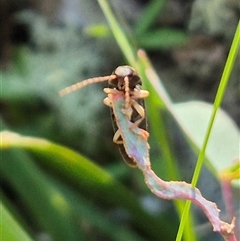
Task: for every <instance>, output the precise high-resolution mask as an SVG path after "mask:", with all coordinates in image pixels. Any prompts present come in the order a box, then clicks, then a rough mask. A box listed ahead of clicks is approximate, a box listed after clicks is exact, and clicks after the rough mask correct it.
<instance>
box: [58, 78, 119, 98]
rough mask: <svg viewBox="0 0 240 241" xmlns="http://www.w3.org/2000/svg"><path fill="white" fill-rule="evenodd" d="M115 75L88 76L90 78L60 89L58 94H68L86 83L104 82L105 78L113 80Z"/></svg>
mask: <svg viewBox="0 0 240 241" xmlns="http://www.w3.org/2000/svg"><path fill="white" fill-rule="evenodd" d="M116 78H117V76H116V75H108V76H100V77H94V78H90V79H85V80H83V81H81V82H78V83H76V84H73V85H70V86H68V87H66V88H64V89H62V90H60V91H59V95H60V96H64V95H67V94H70V93H72V92H74V91H76V90H79V89H82V88H84V87H85V86H87V85H90V84H94V83H99V82H104V81H107V80H113V79H116Z"/></svg>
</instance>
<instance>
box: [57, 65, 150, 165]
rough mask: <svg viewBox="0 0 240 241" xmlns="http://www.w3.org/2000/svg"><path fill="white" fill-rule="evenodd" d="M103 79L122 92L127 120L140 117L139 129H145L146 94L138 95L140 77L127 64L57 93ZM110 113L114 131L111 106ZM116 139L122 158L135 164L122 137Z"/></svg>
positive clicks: (139, 91) (134, 120)
mask: <svg viewBox="0 0 240 241" xmlns="http://www.w3.org/2000/svg"><path fill="white" fill-rule="evenodd" d="M105 81H108V85H109V89H116V90H118V91H121V92H123V93H124V95H125V107H124V106H123V108H125V110H128V111H126V112H127V113H128V115H126V118H129V120H130V121H131V122H132V123H135V122H136V121H138V120H140V119H141V121H140V123H139V124H138V126H139V127H140V128H141V129H144V130H146V129H147V122H146V118H145V113H144V109H145V105H144V100H143V98H145V97H146V95H144V96H143V97H142V96H141V95H140V93H141V85H142V81H141V78H140V77H139V76H138V74H137V73H136V71H135V70H134V69H133V68H132V67H130V66H128V65H124V66H119V67H117V68H116V69H115V71H114V72H113V73H112V74H111V75H109V76H102V77H94V78H90V79H86V80H83V81H81V82H78V83H76V84H73V85H71V86H68V87H66V88H64V89H62V90H61V91H60V92H59V94H60V95H61V96H64V95H67V94H69V93H71V92H73V91H76V90H79V89H81V88H84V87H85V86H87V85H89V84H94V83H99V82H105ZM136 94H139V95H136ZM133 99H134V103H135V104H136V103H137V105H138V106H141V114H140V113H139V110H136V108H134V107H133V106H132V103H133ZM105 104H106V103H105ZM107 105H108V104H107ZM110 107H111V105H110ZM138 109H139V108H138ZM129 110H130V111H129ZM142 112H143V113H142ZM111 115H112V123H113V129H114V131H115V133H116V132H117V131H118V127H117V124H116V120H115V116H114V114H113V111H112V108H111ZM117 141H118V142H117V144H118V146H119V150H120V153H121V154H122V157H123V159H124V160H125V161H126V162H127V163H128V164H129V165H130V166H136V162H135V160H133V159H132V158H130V157H129V156H128V155H127V153H126V151H125V148H124V145H123V144H122V143H123V141H124V140H123V139H122V137H121V136H119V138H118V140H117Z"/></svg>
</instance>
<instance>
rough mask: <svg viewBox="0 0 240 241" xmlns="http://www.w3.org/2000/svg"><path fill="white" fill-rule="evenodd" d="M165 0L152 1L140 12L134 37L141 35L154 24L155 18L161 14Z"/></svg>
mask: <svg viewBox="0 0 240 241" xmlns="http://www.w3.org/2000/svg"><path fill="white" fill-rule="evenodd" d="M166 3H167V1H166V0H152V1H151V2H150V3H149V4H148V5H147V7H146V8H145V9H144V11H143V12H142V14H141V16H140V18H139V20H138V21H137V23H136V25H135V33H136V35H141V34H142V33H144V32H145V31H146V30H147V29H149V27H150V26H151V25H152V24H153V23H154V21H155V20H156V18H157V17H159V15H160V14H161V12H162V10H163V8H164V6H165V5H166Z"/></svg>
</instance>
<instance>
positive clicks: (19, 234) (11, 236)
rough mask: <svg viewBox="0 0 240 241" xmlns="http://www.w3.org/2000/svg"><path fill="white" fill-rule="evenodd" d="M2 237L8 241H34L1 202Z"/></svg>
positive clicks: (0, 228) (0, 227) (0, 224)
mask: <svg viewBox="0 0 240 241" xmlns="http://www.w3.org/2000/svg"><path fill="white" fill-rule="evenodd" d="M0 216H1V221H0V230H1V231H0V237H1V240H6V241H23V240H24V241H33V239H31V238H30V236H29V235H28V234H27V233H26V232H25V231H24V230H23V229H22V227H21V226H20V224H19V223H18V222H17V221H16V220H15V219H14V217H13V216H12V215H11V214H10V213H9V211H8V210H7V209H6V207H5V206H4V205H3V203H2V201H1V200H0Z"/></svg>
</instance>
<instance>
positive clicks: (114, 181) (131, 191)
mask: <svg viewBox="0 0 240 241" xmlns="http://www.w3.org/2000/svg"><path fill="white" fill-rule="evenodd" d="M110 4H111V6H112V9H113V12H114V14H115V15H116V17H117V19H118V21H119V23H120V24H121V26H122V28H123V29H124V31H125V34H126V35H127V36H128V37H129V39H130V40H131V43H132V44H133V46H134V47H135V48H136V49H138V48H143V49H145V50H146V51H147V53H148V55H149V57H150V59H151V61H152V63H153V66H154V67H155V69H156V71H157V73H158V74H159V76H160V77H161V79H162V81H163V83H164V85H165V87H166V89H167V92H168V93H169V95H170V96H171V98H172V100H173V101H174V102H186V101H189V100H203V101H208V102H210V103H212V102H213V100H214V97H215V94H216V91H217V87H218V84H219V79H220V77H221V74H222V70H223V67H224V64H225V61H226V57H227V53H228V50H229V47H230V44H231V41H232V38H233V35H234V31H235V28H236V26H237V21H238V16H237V11H238V10H239V4H238V1H234V0H233V1H227V0H221V1H217V0H210V1H201V0H196V1H191V0H185V1H173V0H172V1H163V0H159V1H154V0H153V1H147V0H145V1H144V0H141V1H137V0H131V1H127V0H124V1H121V0H113V1H110ZM0 9H1V10H0V11H1V99H0V105H1V129H2V130H8V131H11V132H15V133H18V134H21V135H22V136H23V137H24V136H31V137H32V138H33V139H30V140H28V139H26V140H25V139H24V138H23V139H21V138H19V139H18V137H16V136H14V135H13V136H12V135H9V136H8V137H7V138H13V139H14V140H15V139H16V142H18V144H16V146H15V147H14V145H13V148H9V149H8V148H6V149H4V150H2V152H1V159H2V160H1V205H3V206H2V207H3V210H4V211H3V212H2V214H1V215H2V216H3V217H6V224H7V225H6V226H7V227H8V229H9V236H7V235H8V234H6V236H4V237H6V238H7V240H6V241H12V240H27V237H26V236H23V237H24V238H22V236H21V235H25V234H20V233H21V232H22V230H21V231H19V232H16V237H14V235H12V236H11V234H12V230H13V229H14V230H16V226H15V225H18V224H20V226H21V227H22V228H23V229H24V230H25V231H26V232H27V233H28V234H29V236H31V238H32V240H39V241H51V240H54V241H55V240H57V241H58V240H63V241H65V240H68V241H72V240H100V241H101V240H167V241H171V240H175V239H174V238H175V236H176V233H177V228H178V224H179V218H178V215H177V213H176V211H175V209H174V208H173V204H172V202H170V201H165V200H159V199H158V198H156V197H155V196H153V195H152V194H151V192H150V191H149V190H148V189H147V187H146V186H145V184H144V180H143V177H142V174H141V173H140V172H139V171H138V170H136V169H132V168H130V167H128V166H127V165H126V164H125V163H124V162H123V161H122V159H121V156H120V154H119V153H118V149H117V147H116V146H115V144H113V143H112V137H113V130H112V124H111V119H110V114H109V109H108V107H106V106H104V105H103V103H102V100H103V98H105V95H104V93H103V91H102V88H103V87H106V84H96V85H91V86H88V87H87V88H84V89H82V90H80V91H78V92H75V93H72V94H70V95H67V96H65V97H62V98H61V97H60V96H59V94H58V92H59V91H60V90H61V89H62V88H64V87H66V86H69V85H71V84H74V83H76V82H78V81H81V80H83V79H85V78H89V77H94V76H104V75H109V74H111V73H112V71H113V70H114V69H115V68H116V67H117V66H119V65H125V64H127V63H126V60H125V59H124V57H123V55H122V53H121V51H120V49H119V47H118V45H117V43H116V41H115V39H114V38H113V36H112V33H111V30H110V29H109V27H108V24H107V21H106V19H105V16H104V14H103V13H102V10H101V9H100V7H99V5H98V2H97V1H95V0H62V1H60V0H59V1H57V0H50V1H45V0H44V1H38V0H34V1H29V0H28V1H27V0H21V1H12V0H4V1H1V6H0ZM239 103H240V100H239V65H238V66H237V65H236V66H235V68H234V69H233V72H232V75H231V80H230V83H229V86H228V89H227V92H226V96H225V98H224V100H223V104H222V107H223V109H224V110H225V111H226V112H227V113H228V114H229V115H230V117H231V119H232V121H233V122H235V123H236V124H237V125H238V126H239V124H240V121H239V120H240V112H239ZM159 111H160V110H159ZM164 118H165V119H164V121H165V123H166V128H167V129H166V130H165V131H166V132H167V134H168V136H169V140H170V143H171V151H172V152H173V153H174V156H175V157H177V158H176V163H177V164H176V165H177V168H179V169H180V170H179V172H180V173H181V180H185V181H187V182H190V181H191V177H192V173H193V170H194V167H195V161H196V155H195V154H194V153H193V151H192V150H191V149H190V148H189V147H188V144H187V142H186V141H185V139H184V137H183V135H182V134H181V133H180V132H179V130H178V127H177V126H176V124H175V123H174V121H173V120H172V119H171V118H170V117H169V116H168V115H167V114H166V113H165V114H164ZM150 119H151V121H154V120H153V119H154V118H150ZM153 125H154V124H153V123H151V122H149V127H150V129H149V132H150V136H151V137H150V140H149V141H150V145H151V153H150V155H151V162H152V166H153V169H154V170H155V171H156V173H158V175H159V176H161V177H162V178H163V179H165V180H170V177H169V176H168V172H169V170H167V168H166V166H164V165H161V163H164V160H162V153H161V151H159V149H158V144H156V139H155V138H154V133H151V130H153V128H152V126H153ZM2 138H4V135H3V137H2ZM38 138H39V139H38ZM40 138H44V139H45V140H47V141H46V142H47V143H45V142H44V140H43V139H40ZM25 141H26V143H27V144H26V147H24V145H25ZM54 143H55V144H54ZM31 145H32V146H31ZM17 147H20V148H17ZM68 148H70V149H71V150H69V149H68ZM77 153H81V155H80V154H77ZM89 160H91V161H89ZM198 187H199V188H200V190H202V189H203V190H202V193H203V195H204V196H206V197H207V198H208V199H211V200H212V201H215V202H217V203H218V206H219V207H220V208H221V209H222V212H223V215H224V202H223V198H222V194H221V187H220V184H219V181H218V180H217V178H216V177H215V176H214V175H212V173H211V172H210V171H209V170H208V169H207V168H206V167H204V168H203V170H202V176H201V179H200V180H199V185H198ZM236 202H237V201H236ZM5 209H8V210H9V212H10V213H11V214H7V213H4V212H5ZM192 209H193V217H194V223H195V225H194V233H195V234H196V237H194V238H193V239H192V240H216V241H217V240H222V238H221V237H220V235H218V234H216V233H213V232H212V228H211V226H210V225H209V224H208V221H207V219H206V217H205V216H204V214H203V213H202V211H201V210H200V209H198V208H196V207H193V208H192ZM8 215H10V216H12V217H14V218H13V220H11V219H10V218H9V219H8ZM4 220H5V219H4ZM7 220H8V221H7ZM9 220H10V221H9ZM15 221H16V223H15ZM2 225H4V223H2ZM19 238H20V239H19Z"/></svg>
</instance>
